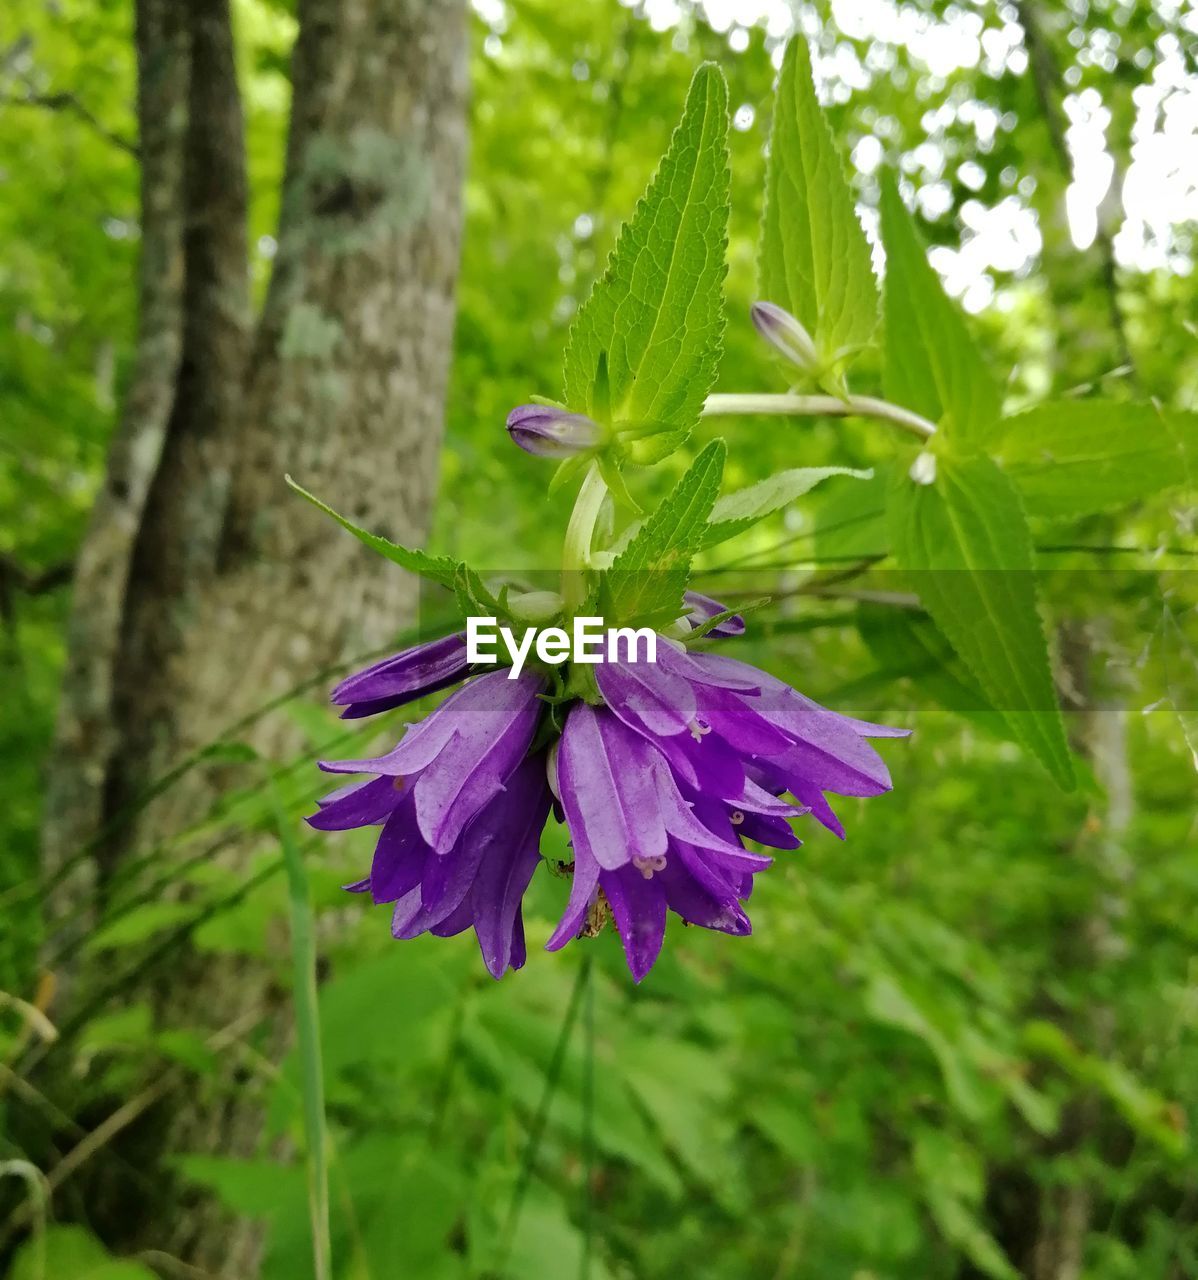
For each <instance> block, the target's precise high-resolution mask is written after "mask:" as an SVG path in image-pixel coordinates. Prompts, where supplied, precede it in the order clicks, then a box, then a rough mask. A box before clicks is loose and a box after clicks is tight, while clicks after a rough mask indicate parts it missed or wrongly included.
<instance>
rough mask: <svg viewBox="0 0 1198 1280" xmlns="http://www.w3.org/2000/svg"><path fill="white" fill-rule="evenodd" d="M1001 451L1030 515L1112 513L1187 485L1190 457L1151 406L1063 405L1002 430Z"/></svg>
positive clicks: (1018, 418)
mask: <svg viewBox="0 0 1198 1280" xmlns="http://www.w3.org/2000/svg"><path fill="white" fill-rule="evenodd" d="M1002 429H1003V436H1002V442H1001V444H1000V445H999V446H998V453H999V456H1000V457H1001V459H1002V463H1003V469H1004V470H1005V471H1006V473H1007V474H1008V475H1009V476H1010V477H1011V479H1012V480H1014V481H1015V484H1016V487H1017V488H1018V489H1019V493H1020V496H1021V497H1022V498H1023V505H1024V507H1025V508H1026V509H1027V512H1028V514H1029V515H1034V516H1047V517H1055V518H1061V519H1064V518H1068V517H1072V516H1082V515H1091V514H1093V513H1094V512H1098V511H1112V510H1114V509H1116V508H1118V507H1122V506H1126V505H1127V504H1128V503H1131V502H1135V501H1137V500H1138V499H1140V498H1146V497H1149V496H1150V495H1152V494H1154V493H1159V492H1160V491H1161V490H1164V489H1170V488H1173V487H1174V486H1176V485H1180V484H1184V483H1185V481H1186V466H1185V456H1184V454H1183V452H1182V449H1181V447H1180V444H1179V442H1178V440H1177V439H1176V438H1175V436H1174V434H1173V432H1171V431H1170V429H1169V427H1168V426H1167V425H1166V424H1165V422H1164V420H1163V419H1162V417H1161V415H1160V413H1159V412H1158V411H1157V410H1156V408H1154V407H1153V406H1152V405H1150V404H1111V403H1110V402H1108V401H1102V400H1062V401H1056V402H1053V403H1050V404H1042V405H1037V406H1036V408H1034V409H1029V410H1028V411H1027V412H1026V413H1019V414H1016V415H1015V416H1014V417H1011V418H1008V419H1006V420H1005V421H1004V423H1003V425H1002Z"/></svg>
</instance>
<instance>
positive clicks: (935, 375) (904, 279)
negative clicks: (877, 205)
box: [882, 175, 1002, 445]
mask: <svg viewBox="0 0 1198 1280" xmlns="http://www.w3.org/2000/svg"><path fill="white" fill-rule="evenodd" d="M882 243H883V245H884V246H885V249H886V282H885V288H884V290H883V297H884V314H885V319H886V334H885V343H884V369H883V374H884V376H883V382H884V385H885V388H886V396H887V398H888V399H890V400H892V401H894V403H895V404H899V405H902V406H903V407H904V408H905V409H914V410H915V412H916V413H920V414H922V415H923V416H924V417H925V418H928V419H929V420H930V421H932V422H935V423H938V424H939V425H940V426H941V427H942V429H943V431H944V433H945V435H946V437H948V438H949V439H951V440H953V441H956V442H960V443H964V444H969V445H980V444H981V443H982V442H983V441H984V440H985V439H986V438H987V436H988V434H990V433H991V432H992V430H993V428H994V425H995V423H996V422H997V421H998V416H999V413H1000V411H1001V409H1002V391H1001V389H1000V387H999V385H998V383H997V382H995V380H994V378H993V376H992V375H991V373H990V370H989V369H988V368H987V367H986V364H985V362H984V361H983V360H982V357H981V355H980V354H979V352H978V350H977V348H976V347H975V346H974V343H973V339H972V338H971V337H970V335H969V330H968V329H967V328H966V327H965V321H964V319H963V318H962V316H961V313H960V311H958V310H957V307H956V304H955V303H953V302H952V301H951V299H950V298H949V297H948V296H947V295H946V294H945V292H944V287H943V285H941V283H940V277H939V276H938V275H937V274H936V272H935V271H934V270H933V269H932V265H931V263H930V262H929V261H928V257H927V253H926V251H925V249H924V246H923V243H922V242H921V240H920V239H919V236H918V234H917V233H916V230H915V227H914V226H913V224H912V222H911V216H910V214H908V213H907V210H906V208H905V207H904V206H903V202H902V199H901V197H900V196H899V193H898V188H897V186H896V185H895V182H894V178H893V177H892V176H890V175H886V176H885V177H884V178H883V182H882Z"/></svg>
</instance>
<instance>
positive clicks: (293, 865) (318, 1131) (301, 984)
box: [267, 775, 332, 1280]
mask: <svg viewBox="0 0 1198 1280" xmlns="http://www.w3.org/2000/svg"><path fill="white" fill-rule="evenodd" d="M267 786H268V787H269V789H270V799H271V805H272V807H273V808H274V812H275V823H276V826H277V828H278V837H279V843H280V845H282V848H283V862H284V864H285V866H286V868H287V885H288V891H289V898H290V908H291V956H292V964H293V967H294V970H295V991H294V1000H295V1031H296V1040H297V1048H298V1049H299V1057H300V1064H301V1068H302V1076H301V1082H302V1095H303V1102H304V1137H305V1139H306V1142H307V1148H308V1150H307V1157H308V1158H307V1166H308V1212H309V1217H310V1219H311V1225H312V1270H313V1273H314V1276H315V1280H329V1277H330V1276H331V1275H332V1250H331V1248H330V1240H329V1172H328V1161H327V1155H328V1151H327V1142H328V1137H327V1134H326V1131H325V1114H324V1068H323V1066H322V1063H321V1053H320V1006H319V1003H318V999H317V995H316V938H315V932H314V929H313V921H312V903H311V898H310V896H309V893H308V872H307V868H306V867H305V866H304V857H303V854H302V852H301V851H300V848H299V844H298V842H297V841H296V839H295V835H294V833H293V832H292V829H291V824H290V823H289V822H288V820H287V817H286V815H285V814H284V812H283V806H282V803H281V801H280V799H279V793H278V790H277V789H276V787H275V781H274V777H273V776H272V775H268V777H267Z"/></svg>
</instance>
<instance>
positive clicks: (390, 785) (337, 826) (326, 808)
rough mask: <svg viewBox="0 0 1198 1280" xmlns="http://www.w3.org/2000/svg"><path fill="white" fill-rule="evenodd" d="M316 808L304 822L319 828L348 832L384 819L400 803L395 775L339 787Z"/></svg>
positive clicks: (319, 802) (320, 801)
mask: <svg viewBox="0 0 1198 1280" xmlns="http://www.w3.org/2000/svg"><path fill="white" fill-rule="evenodd" d="M316 803H317V805H318V808H317V811H316V812H315V813H314V814H312V816H311V817H310V818H306V819H305V821H306V822H307V824H308V825H309V826H310V827H313V828H315V829H316V830H317V831H349V830H351V829H352V828H354V827H369V826H371V825H372V824H373V823H376V822H382V821H383V820H384V819H385V818H386V817H387V815H388V814H390V812H391V811H392V810H393V809H394V808H395V806H396V805H397V804H398V803H399V792H398V791H397V790H396V789H395V779H394V778H369V779H367V781H365V782H355V783H352V784H351V785H350V786H348V787H340V788H338V790H337V791H335V792H333V793H332V795H329V796H325V797H324V799H323V800H318V801H317V802H316Z"/></svg>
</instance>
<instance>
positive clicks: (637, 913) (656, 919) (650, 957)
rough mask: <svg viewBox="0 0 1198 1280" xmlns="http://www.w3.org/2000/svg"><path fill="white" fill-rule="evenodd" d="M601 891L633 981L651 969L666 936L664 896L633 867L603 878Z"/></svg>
mask: <svg viewBox="0 0 1198 1280" xmlns="http://www.w3.org/2000/svg"><path fill="white" fill-rule="evenodd" d="M603 892H604V893H606V894H607V900H608V902H610V903H611V913H612V916H613V917H614V918H615V922H616V928H617V929H618V930H619V933H620V940H621V941H622V942H623V944H624V955H625V956H626V957H627V960H628V968H629V970H630V971H631V973H632V978H633V981H634V982H640V980H641V979H642V978H643V977H644V976H645V974H647V973H648V972H649V970H650V969H652V968H653V962H654V961H655V960H656V959H657V957H658V956H659V955H660V954H661V944H662V941H663V939H664V938H665V934H666V894H665V889H664V887H663V886H662V883H661V881H660V880H658V878H657V877H656V876H655V875H653V876H649V877H647V878H646V877H645V876H643V875H642V874H641V873H640V872H639V871H638V870H637V869H636V868H635V867H621V868H620V869H619V870H618V871H607V872H605V873H604V875H603Z"/></svg>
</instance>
